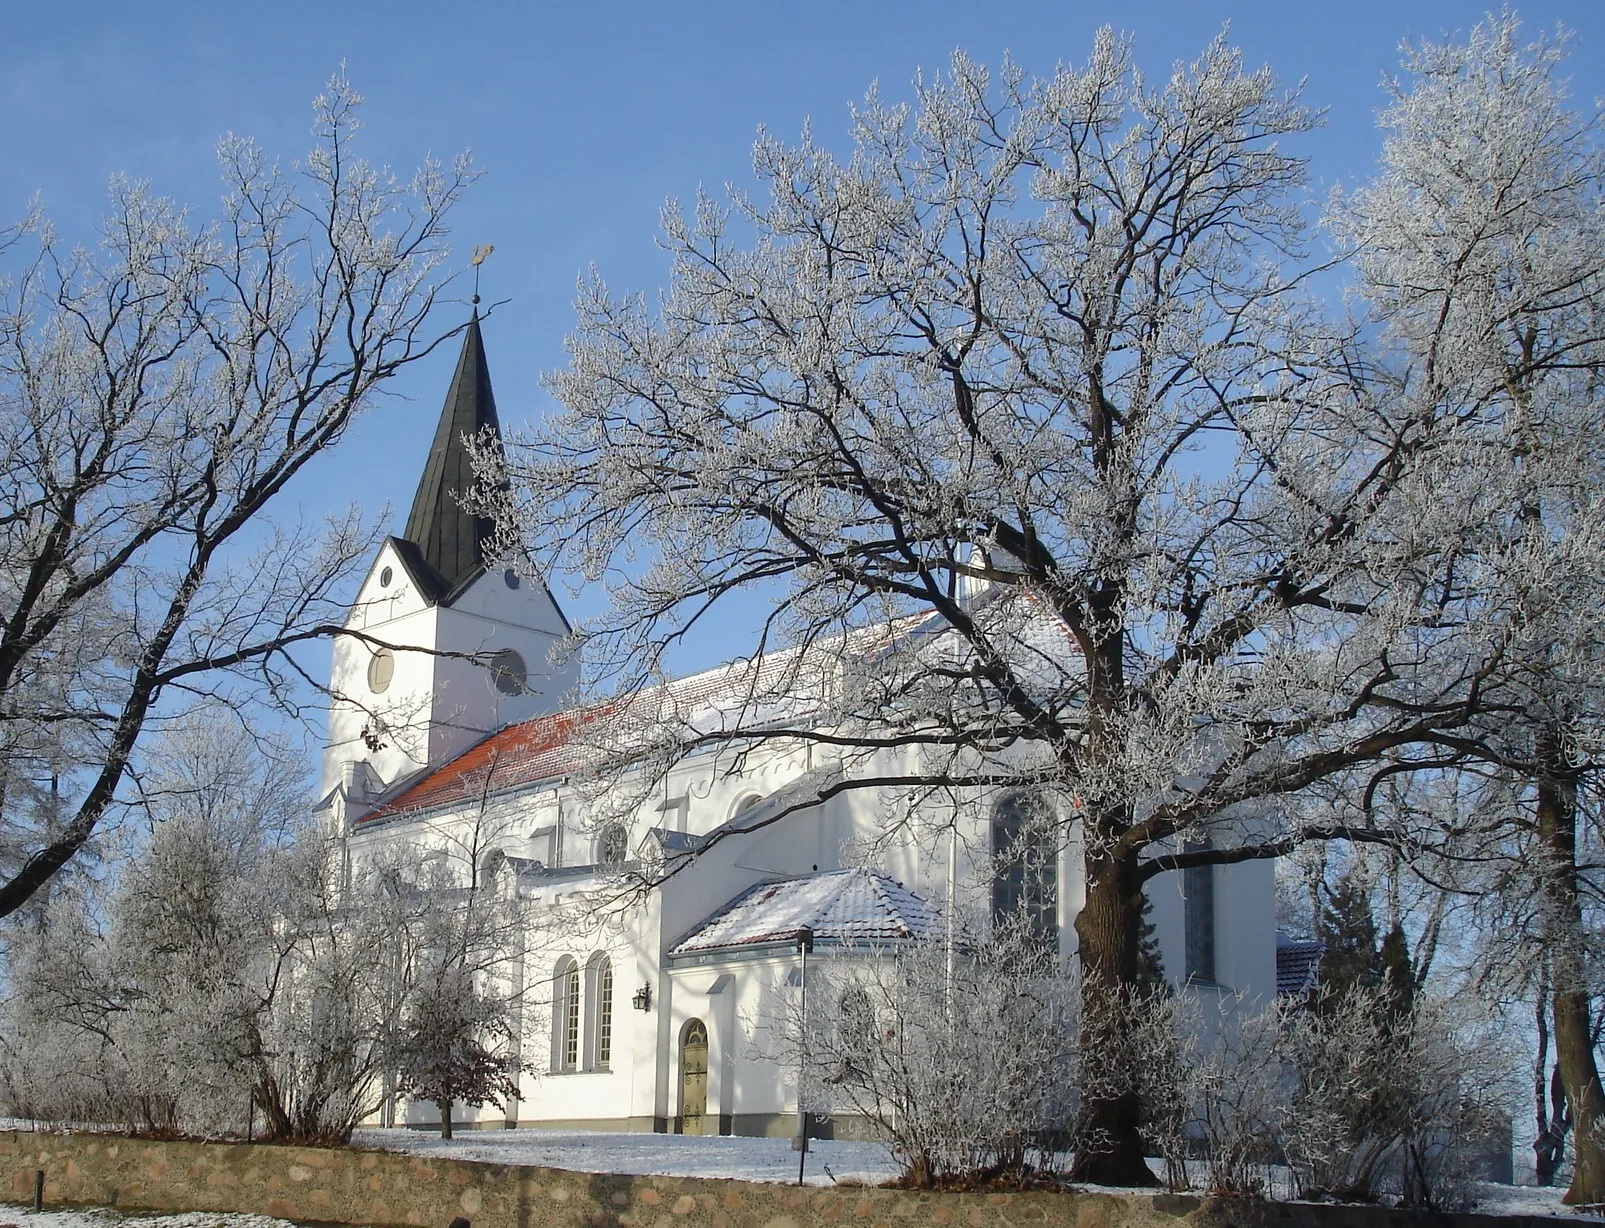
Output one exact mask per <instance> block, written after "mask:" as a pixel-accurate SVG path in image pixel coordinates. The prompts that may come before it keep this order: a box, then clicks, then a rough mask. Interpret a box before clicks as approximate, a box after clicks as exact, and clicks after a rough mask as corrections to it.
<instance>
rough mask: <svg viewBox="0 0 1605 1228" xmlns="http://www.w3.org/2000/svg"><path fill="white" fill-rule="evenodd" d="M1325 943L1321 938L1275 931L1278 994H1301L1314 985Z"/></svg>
mask: <svg viewBox="0 0 1605 1228" xmlns="http://www.w3.org/2000/svg"><path fill="white" fill-rule="evenodd" d="M1325 954H1326V943H1324V942H1322V941H1320V940H1319V939H1318V938H1291V937H1289V936H1288V935H1286V934H1283V933H1280V932H1278V933H1277V935H1276V995H1277V997H1279V998H1302V997H1303V996H1304V995H1305V994H1307V993H1309V992H1310V990H1312V989H1314V988H1315V983H1316V981H1317V980H1318V979H1319V976H1320V971H1321V956H1323V955H1325Z"/></svg>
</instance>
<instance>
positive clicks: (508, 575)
mask: <svg viewBox="0 0 1605 1228" xmlns="http://www.w3.org/2000/svg"><path fill="white" fill-rule="evenodd" d="M502 579H503V580H504V581H506V583H507V587H508V588H517V587H518V584H519V580H518V573H517V572H516V571H514V570H513V569H512V568H511V567H509V568H508V569H507V570H506V571H504V572H502Z"/></svg>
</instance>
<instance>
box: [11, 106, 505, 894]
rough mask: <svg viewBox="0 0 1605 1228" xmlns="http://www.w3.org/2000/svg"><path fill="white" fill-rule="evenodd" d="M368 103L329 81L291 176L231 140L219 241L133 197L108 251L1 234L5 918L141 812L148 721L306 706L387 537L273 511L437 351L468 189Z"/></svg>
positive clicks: (131, 193) (102, 245) (121, 204)
mask: <svg viewBox="0 0 1605 1228" xmlns="http://www.w3.org/2000/svg"><path fill="white" fill-rule="evenodd" d="M359 102H360V99H359V97H358V95H357V94H356V93H355V92H354V91H353V90H352V89H351V88H350V86H349V85H348V84H347V83H346V82H345V80H344V78H343V77H336V78H335V79H333V80H332V81H331V82H330V84H329V86H328V88H327V90H326V91H325V92H324V93H323V94H322V95H320V96H319V97H318V99H317V100H316V103H315V122H314V133H315V135H316V138H317V143H316V145H315V147H314V148H313V149H312V151H311V152H310V153H309V154H308V156H307V157H306V158H305V159H304V160H303V161H301V162H299V163H296V164H295V165H294V166H293V167H292V168H286V167H283V166H281V165H280V164H278V163H276V162H274V161H273V160H272V159H270V158H269V157H268V156H267V155H266V154H264V153H263V151H262V150H260V149H259V148H258V147H257V146H256V145H254V144H253V143H251V142H250V141H248V140H245V139H242V138H238V137H229V138H227V139H225V140H224V141H223V142H222V143H221V144H220V146H219V159H220V164H221V170H222V175H223V180H224V193H225V194H224V197H223V200H222V205H221V210H220V212H219V214H218V216H217V217H216V220H214V221H211V222H207V223H200V224H198V223H197V222H196V221H195V220H194V219H193V218H192V217H191V215H190V214H188V213H187V212H186V211H185V210H183V209H182V208H180V207H179V206H178V205H176V204H174V203H173V202H172V201H169V200H166V199H163V198H161V197H159V196H156V195H154V194H153V193H152V192H151V191H149V190H148V189H147V188H146V187H144V186H143V185H141V184H137V183H130V182H126V181H123V180H121V179H118V180H114V181H113V183H112V188H111V204H110V211H109V213H108V215H107V217H106V220H105V223H104V226H103V228H102V230H101V233H100V234H99V235H97V236H96V237H95V239H94V241H92V242H89V243H85V244H83V245H80V246H69V245H67V244H65V243H63V242H62V241H61V240H60V239H59V238H58V236H57V235H56V233H55V231H54V230H53V229H51V228H50V226H49V225H47V224H46V223H45V222H44V221H43V219H42V218H40V217H38V216H34V217H30V218H29V219H28V220H27V221H26V222H25V223H24V224H23V225H22V226H21V227H20V228H16V229H13V230H10V231H0V916H4V915H6V914H8V913H11V912H13V911H14V910H15V909H16V908H18V907H19V906H20V905H21V904H22V903H23V902H24V901H25V900H27V899H28V898H29V896H30V895H32V894H33V893H34V892H35V891H37V890H38V889H39V887H40V886H41V885H42V884H43V883H45V882H47V881H48V880H49V879H50V878H51V876H52V875H53V874H55V873H56V872H57V871H58V870H59V869H60V868H61V867H62V866H63V865H65V864H66V863H67V862H68V860H69V859H71V858H72V857H73V856H74V855H75V854H76V853H77V852H78V851H79V850H80V849H82V848H83V847H84V845H85V843H86V842H87V841H88V840H89V839H90V837H91V835H92V834H93V832H94V831H95V829H96V827H97V825H98V824H99V823H100V821H101V819H102V817H103V816H104V815H106V814H107V812H108V810H109V809H111V808H113V807H114V806H116V805H117V804H118V803H119V801H120V800H121V799H122V797H123V795H124V793H125V790H126V783H127V779H128V774H129V771H130V765H131V764H132V763H134V761H135V751H136V747H137V745H138V743H139V740H140V738H141V736H142V734H143V733H144V731H145V729H146V727H147V724H148V723H149V721H150V719H151V717H152V714H153V713H156V712H159V711H161V710H162V709H163V706H164V705H167V706H168V707H169V708H170V707H171V706H172V705H175V704H183V703H186V702H190V701H192V700H193V698H194V696H195V695H196V694H197V692H199V693H207V692H210V693H212V694H214V695H229V696H231V697H233V698H234V699H235V700H240V699H241V698H242V697H243V696H245V695H248V694H255V695H258V696H259V695H261V694H263V693H264V692H263V691H262V690H260V689H257V686H258V685H259V684H265V687H266V691H265V693H266V694H267V695H269V696H272V697H273V698H275V699H278V700H285V699H286V698H287V697H288V696H289V695H291V694H293V693H294V691H295V689H296V686H297V685H299V681H300V679H301V677H302V675H301V673H300V671H299V669H298V667H297V666H296V664H295V662H294V661H292V660H290V659H289V657H288V656H287V651H288V649H289V648H290V647H291V646H292V645H294V644H295V643H296V642H298V641H300V640H302V639H304V638H306V637H308V636H309V635H312V634H314V633H316V632H317V631H318V630H319V629H320V628H324V629H337V628H338V627H339V625H340V624H341V622H342V621H343V614H344V609H343V604H342V602H341V601H340V596H341V591H340V586H341V584H342V582H343V581H344V580H345V579H346V578H347V577H348V576H349V574H350V573H351V571H352V569H353V568H354V567H356V566H359V565H361V563H362V562H363V561H364V560H366V559H367V558H368V557H370V554H371V546H372V542H371V534H370V533H369V532H367V531H365V530H364V529H363V527H362V526H361V525H360V524H359V522H358V519H357V517H356V515H355V514H354V513H352V514H349V515H346V516H343V517H336V518H335V519H333V520H332V521H331V522H330V523H329V524H328V525H326V526H323V527H322V528H321V529H320V528H317V527H313V526H306V525H292V524H283V523H276V522H273V521H271V520H270V518H269V512H270V510H271V508H272V505H273V504H274V502H275V499H276V497H277V496H278V495H279V494H280V492H281V491H282V490H283V489H284V488H285V486H286V484H288V483H289V482H290V481H291V480H292V479H293V478H294V477H295V476H296V474H297V473H299V472H300V471H301V470H302V469H304V468H305V466H306V465H307V464H308V462H310V461H311V460H312V459H313V458H314V457H315V456H317V455H318V454H319V453H320V452H322V451H323V450H324V449H326V448H328V447H330V446H332V445H333V444H335V443H337V442H338V441H339V440H340V438H341V436H342V435H343V434H344V433H345V430H346V428H347V426H348V425H349V423H350V422H351V420H352V419H353V418H354V417H355V416H356V415H357V414H359V413H362V412H363V411H364V410H366V409H368V408H370V407H371V406H373V405H374V404H375V403H376V402H377V400H378V398H379V396H380V393H381V390H382V388H383V385H384V382H385V381H386V380H387V379H388V378H389V377H390V376H392V375H394V374H395V373H396V372H397V371H398V370H400V369H401V368H403V367H405V366H406V365H407V364H409V363H411V362H414V361H416V360H417V359H419V358H421V357H423V356H424V355H425V354H427V353H428V352H429V351H430V350H431V349H432V348H433V347H434V345H435V344H437V343H438V341H439V338H437V337H435V336H434V335H433V334H432V333H430V332H429V331H427V327H428V326H427V321H428V317H429V313H430V310H431V308H432V307H433V306H434V304H435V301H436V296H437V294H438V293H439V288H440V284H441V281H440V273H441V264H442V261H443V260H444V258H445V256H446V252H447V249H446V247H445V242H444V240H445V235H446V220H447V216H448V214H449V213H450V210H451V208H452V207H453V205H454V204H455V203H456V201H457V200H458V198H459V196H460V195H461V193H462V191H463V189H464V187H465V186H466V185H467V184H468V183H469V182H470V180H471V179H472V178H473V171H472V168H471V166H470V164H469V162H468V161H467V159H466V158H464V159H459V160H458V161H457V162H455V163H453V164H452V165H451V166H449V167H447V166H442V165H439V164H437V163H435V162H433V161H428V162H425V163H424V165H423V166H422V168H421V169H420V170H419V171H418V172H417V174H416V175H415V176H413V177H412V178H411V179H410V180H397V179H396V178H395V177H394V176H392V174H391V173H390V172H389V171H388V170H382V169H380V168H377V167H373V166H371V165H369V164H368V163H366V162H364V161H362V160H361V159H360V158H359V157H358V155H357V148H356V145H355V143H354V137H355V134H356V131H357V129H358V127H359V124H358V116H357V111H358V104H359Z"/></svg>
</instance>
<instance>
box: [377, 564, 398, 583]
mask: <svg viewBox="0 0 1605 1228" xmlns="http://www.w3.org/2000/svg"><path fill="white" fill-rule="evenodd" d="M395 578H396V573H395V572H394V571H393V570H391V569H390V568H389V567H386V568H384V569H383V570H381V571H380V572H379V587H380V588H389V587H390V581H392V580H394V579H395Z"/></svg>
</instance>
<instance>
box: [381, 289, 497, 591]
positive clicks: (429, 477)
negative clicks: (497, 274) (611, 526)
mask: <svg viewBox="0 0 1605 1228" xmlns="http://www.w3.org/2000/svg"><path fill="white" fill-rule="evenodd" d="M486 427H489V428H490V429H491V430H492V431H494V432H496V434H497V437H498V438H500V435H501V423H500V422H498V421H497V418H496V397H495V395H494V394H493V393H492V392H491V389H490V367H489V366H488V365H486V363H485V343H484V340H483V339H482V338H481V337H480V335H479V311H478V309H477V308H476V309H475V311H474V315H473V318H472V319H471V320H470V321H469V323H468V331H467V332H465V333H464V334H463V349H462V353H461V355H459V356H458V359H457V373H456V374H455V375H453V376H452V379H451V390H450V391H449V392H447V393H446V404H445V407H444V408H443V409H442V410H441V411H440V425H439V426H437V427H436V428H435V441H434V443H433V444H431V445H430V447H429V458H428V460H426V461H425V462H424V473H423V477H422V478H421V479H420V480H419V482H418V493H417V494H416V495H414V496H413V500H412V511H411V512H410V513H409V514H408V516H407V529H406V533H405V536H406V539H407V540H408V541H410V542H412V543H413V544H414V545H415V546H417V548H418V552H419V554H420V555H421V556H422V559H423V562H424V563H425V564H427V565H428V567H429V568H430V570H432V571H433V572H434V573H435V576H436V577H438V579H439V582H440V586H441V592H442V594H445V593H449V592H450V591H451V590H452V589H454V588H456V587H457V585H458V584H459V583H461V582H462V581H463V580H464V579H465V578H467V577H468V576H469V575H471V574H472V573H473V572H474V571H476V570H478V568H479V567H480V566H481V565H482V564H483V563H484V562H485V552H484V547H483V544H482V543H483V542H484V541H485V540H486V539H487V538H488V537H490V535H491V530H492V522H491V521H490V520H488V519H487V518H486V517H484V516H475V515H472V514H470V513H468V512H465V511H464V510H463V508H462V505H461V503H460V502H459V499H460V498H461V496H462V495H463V494H465V493H466V492H467V491H468V490H469V489H470V488H471V487H472V486H473V484H474V470H473V466H472V465H471V464H470V463H469V460H468V448H467V446H466V444H465V443H464V439H465V437H466V438H467V439H475V438H477V437H478V436H479V434H480V433H481V432H482V431H483V430H484V429H485V428H486ZM432 578H434V577H432Z"/></svg>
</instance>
